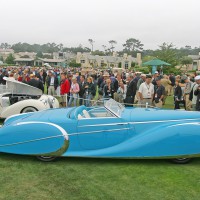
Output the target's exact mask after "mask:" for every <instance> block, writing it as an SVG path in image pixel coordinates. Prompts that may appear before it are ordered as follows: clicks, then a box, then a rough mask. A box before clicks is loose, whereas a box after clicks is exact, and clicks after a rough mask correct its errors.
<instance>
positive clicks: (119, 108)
mask: <svg viewBox="0 0 200 200" xmlns="http://www.w3.org/2000/svg"><path fill="white" fill-rule="evenodd" d="M104 106H105V108H107V109H108V110H110V111H111V112H112V113H114V114H115V115H116V116H118V117H120V116H121V114H122V112H123V110H124V106H123V105H122V104H121V103H118V102H116V101H115V100H114V99H109V100H107V101H105V102H104Z"/></svg>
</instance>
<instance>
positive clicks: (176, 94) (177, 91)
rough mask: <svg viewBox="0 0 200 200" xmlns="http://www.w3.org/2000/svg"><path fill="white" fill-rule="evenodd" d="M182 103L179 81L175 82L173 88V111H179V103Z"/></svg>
mask: <svg viewBox="0 0 200 200" xmlns="http://www.w3.org/2000/svg"><path fill="white" fill-rule="evenodd" d="M181 101H182V90H181V87H180V85H179V80H176V82H175V87H174V104H175V106H174V109H180V105H179V104H180V102H181Z"/></svg>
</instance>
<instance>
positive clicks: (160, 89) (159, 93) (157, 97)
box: [154, 77, 165, 108]
mask: <svg viewBox="0 0 200 200" xmlns="http://www.w3.org/2000/svg"><path fill="white" fill-rule="evenodd" d="M155 81H156V86H155V93H154V104H155V106H156V107H158V108H162V106H163V98H164V96H165V87H164V86H163V85H162V84H161V78H160V77H157V78H156V80H155Z"/></svg>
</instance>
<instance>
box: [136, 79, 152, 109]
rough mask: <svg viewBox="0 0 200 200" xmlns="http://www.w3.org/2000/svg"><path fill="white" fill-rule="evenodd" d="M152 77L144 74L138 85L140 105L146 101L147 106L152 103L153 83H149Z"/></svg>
mask: <svg viewBox="0 0 200 200" xmlns="http://www.w3.org/2000/svg"><path fill="white" fill-rule="evenodd" d="M151 80H152V77H151V75H147V76H146V80H145V82H144V83H142V84H141V85H140V87H139V91H138V92H139V96H140V103H141V104H142V105H146V104H147V103H148V105H149V106H151V105H152V101H153V96H154V85H153V84H152V83H151Z"/></svg>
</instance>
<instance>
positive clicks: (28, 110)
mask: <svg viewBox="0 0 200 200" xmlns="http://www.w3.org/2000/svg"><path fill="white" fill-rule="evenodd" d="M36 111H38V110H37V109H36V108H34V107H31V106H29V107H26V108H24V109H23V110H22V111H21V113H29V112H36Z"/></svg>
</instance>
